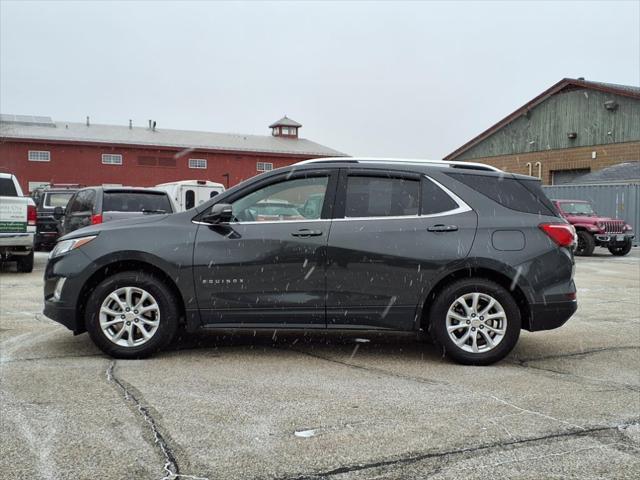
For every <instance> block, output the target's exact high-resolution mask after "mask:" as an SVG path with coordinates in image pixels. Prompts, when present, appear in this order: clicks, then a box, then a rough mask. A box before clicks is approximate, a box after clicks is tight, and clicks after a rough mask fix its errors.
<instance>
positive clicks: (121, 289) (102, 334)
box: [85, 272, 179, 358]
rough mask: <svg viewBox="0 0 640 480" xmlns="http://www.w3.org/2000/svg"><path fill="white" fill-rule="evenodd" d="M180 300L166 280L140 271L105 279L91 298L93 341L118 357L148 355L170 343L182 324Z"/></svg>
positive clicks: (88, 319) (88, 317)
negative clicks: (176, 297)
mask: <svg viewBox="0 0 640 480" xmlns="http://www.w3.org/2000/svg"><path fill="white" fill-rule="evenodd" d="M176 304H177V301H176V299H175V296H174V295H173V293H172V292H171V290H170V289H169V288H168V287H167V286H166V284H165V283H164V282H162V281H161V280H159V279H158V278H156V277H154V276H153V275H149V274H147V273H139V272H122V273H118V274H115V275H113V276H111V277H109V278H107V279H105V280H103V281H102V282H101V283H100V284H99V285H98V286H97V287H96V288H95V289H94V291H93V293H92V294H91V296H90V297H89V300H88V302H87V308H86V313H85V322H86V327H87V331H88V332H89V335H90V336H91V339H92V340H93V342H94V343H95V344H96V345H97V346H98V347H99V348H100V349H101V350H102V351H103V352H105V353H106V354H107V355H110V356H112V357H115V358H144V357H148V356H149V355H151V354H153V353H155V352H157V351H158V350H160V349H162V348H164V347H166V346H167V345H168V344H169V343H170V342H171V340H172V339H173V337H174V336H175V333H176V330H177V328H178V321H179V311H178V309H177V308H176Z"/></svg>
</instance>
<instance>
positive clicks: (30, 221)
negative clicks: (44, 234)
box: [27, 205, 38, 225]
mask: <svg viewBox="0 0 640 480" xmlns="http://www.w3.org/2000/svg"><path fill="white" fill-rule="evenodd" d="M36 220H38V212H37V211H36V207H35V205H27V225H35V224H36Z"/></svg>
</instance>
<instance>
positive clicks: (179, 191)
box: [154, 180, 224, 212]
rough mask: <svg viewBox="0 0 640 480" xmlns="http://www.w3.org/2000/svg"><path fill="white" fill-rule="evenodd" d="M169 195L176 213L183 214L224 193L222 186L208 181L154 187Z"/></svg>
mask: <svg viewBox="0 0 640 480" xmlns="http://www.w3.org/2000/svg"><path fill="white" fill-rule="evenodd" d="M154 188H155V189H156V190H164V191H165V192H167V193H168V194H169V197H171V200H172V201H173V203H174V206H175V211H176V212H184V211H185V210H189V209H190V208H193V207H195V206H196V205H200V204H201V203H203V202H206V201H207V200H209V199H210V198H211V197H215V196H216V195H218V194H219V193H222V192H224V185H222V184H221V183H216V182H211V181H209V180H182V181H180V182H169V183H161V184H159V185H156V186H155V187H154Z"/></svg>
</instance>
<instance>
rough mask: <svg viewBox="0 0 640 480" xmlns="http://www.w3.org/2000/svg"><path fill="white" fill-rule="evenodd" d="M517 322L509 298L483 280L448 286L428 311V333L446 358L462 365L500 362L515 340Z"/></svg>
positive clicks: (518, 324)
mask: <svg viewBox="0 0 640 480" xmlns="http://www.w3.org/2000/svg"><path fill="white" fill-rule="evenodd" d="M520 322H521V320H520V309H519V308H518V305H517V304H516V302H515V300H514V298H513V296H512V295H511V294H510V293H509V292H508V291H507V290H506V289H505V288H503V287H502V286H500V285H498V284H497V283H495V282H492V281H490V280H486V279H484V278H470V279H465V280H458V281H456V282H454V283H452V284H450V285H448V286H447V287H446V288H445V289H444V290H443V291H442V292H440V293H439V294H438V296H437V298H436V300H435V302H434V303H433V306H432V308H431V311H430V333H431V334H432V336H433V337H434V339H435V340H436V342H437V343H439V344H440V345H441V346H442V347H443V348H444V352H445V355H447V357H449V358H451V359H452V360H454V361H456V362H458V363H462V364H465V365H489V364H492V363H494V362H497V361H498V360H501V359H503V358H504V357H505V356H506V355H507V354H509V352H511V350H512V349H513V347H514V346H515V344H516V342H517V341H518V337H519V336H520Z"/></svg>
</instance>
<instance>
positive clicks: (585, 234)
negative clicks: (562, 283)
mask: <svg viewBox="0 0 640 480" xmlns="http://www.w3.org/2000/svg"><path fill="white" fill-rule="evenodd" d="M553 203H554V204H555V206H556V208H557V209H558V211H559V212H560V214H561V215H562V216H563V217H564V218H566V219H567V221H568V222H569V223H571V225H573V226H574V228H575V229H576V233H577V236H578V243H577V245H576V249H575V254H576V255H580V256H585V257H588V256H589V255H591V254H593V250H594V249H595V247H605V248H607V249H608V250H609V252H611V253H612V254H613V255H616V256H622V255H626V254H627V253H629V252H630V251H631V247H632V245H633V238H634V234H633V228H632V227H631V225H629V224H628V223H625V221H624V220H618V219H614V218H609V217H601V216H600V215H598V214H597V213H596V212H595V211H594V210H593V207H592V205H591V203H589V202H587V201H584V200H553Z"/></svg>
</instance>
